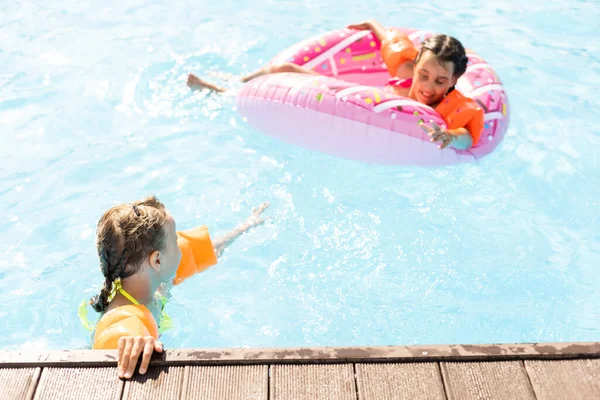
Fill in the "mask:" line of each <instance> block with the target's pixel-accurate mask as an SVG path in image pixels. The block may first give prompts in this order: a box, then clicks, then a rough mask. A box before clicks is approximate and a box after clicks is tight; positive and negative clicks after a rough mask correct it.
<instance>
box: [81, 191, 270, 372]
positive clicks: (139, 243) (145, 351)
mask: <svg viewBox="0 0 600 400" xmlns="http://www.w3.org/2000/svg"><path fill="white" fill-rule="evenodd" d="M268 206H269V203H264V204H262V205H261V206H259V207H258V208H257V209H255V210H254V211H253V212H252V215H251V216H250V217H249V218H248V219H247V220H246V221H245V222H244V223H243V224H241V225H240V226H238V227H237V228H236V229H235V230H233V231H232V232H230V233H229V234H227V235H225V236H223V237H220V238H217V239H215V240H214V241H212V240H211V237H210V235H209V233H208V229H207V228H206V227H204V226H201V227H197V228H193V229H189V230H186V231H179V232H178V231H177V229H176V224H175V220H174V219H173V216H172V215H171V214H170V213H169V212H168V211H167V209H166V208H165V206H164V205H163V204H162V203H161V202H160V201H159V200H158V199H157V198H156V197H148V198H145V199H142V200H140V201H135V202H133V203H130V204H121V205H118V206H115V207H112V208H111V209H109V210H108V211H106V212H105V213H104V215H103V216H102V218H100V221H99V223H98V229H97V237H96V247H97V250H98V256H99V258H100V266H101V270H102V274H103V275H104V286H103V288H102V290H101V291H100V293H99V294H98V295H97V296H95V297H93V298H92V299H91V300H90V303H91V304H92V306H93V308H94V309H95V310H96V311H97V312H99V313H101V314H102V316H101V318H100V321H99V322H98V324H97V326H96V332H95V335H94V346H93V347H94V348H95V349H118V374H119V377H121V378H123V377H124V378H130V377H131V376H132V375H133V372H134V369H135V366H136V363H137V361H138V358H139V356H140V355H143V359H142V363H141V365H140V369H139V372H140V373H141V374H144V373H145V372H146V370H147V368H148V363H149V361H150V356H151V355H152V353H153V352H154V351H158V352H162V348H163V347H162V343H160V342H159V341H158V323H157V322H158V321H160V315H161V313H162V304H164V302H163V301H162V299H161V297H162V296H164V294H166V292H167V291H168V290H169V288H170V287H171V285H172V284H176V285H177V284H179V283H181V282H182V281H183V280H185V279H187V278H189V277H190V276H192V275H193V274H195V273H198V272H201V271H203V270H205V269H206V268H208V267H210V266H212V265H214V264H216V263H217V259H218V257H219V256H220V255H221V253H222V252H223V251H224V250H225V248H226V247H227V246H228V245H229V244H231V243H232V242H233V241H234V240H235V239H236V238H237V237H239V236H240V235H242V234H243V233H244V232H246V231H248V230H249V229H251V228H253V227H255V226H258V225H260V224H262V223H263V222H265V219H264V218H263V217H262V213H263V212H264V210H265V209H266V208H267V207H268Z"/></svg>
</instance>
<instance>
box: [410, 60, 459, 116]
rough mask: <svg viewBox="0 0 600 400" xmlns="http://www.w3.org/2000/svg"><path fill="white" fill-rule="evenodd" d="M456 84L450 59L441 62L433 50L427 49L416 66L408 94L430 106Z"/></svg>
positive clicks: (437, 101)
mask: <svg viewBox="0 0 600 400" xmlns="http://www.w3.org/2000/svg"><path fill="white" fill-rule="evenodd" d="M455 84H456V78H454V64H452V63H451V62H450V61H448V62H446V63H443V64H441V63H440V62H439V61H438V59H437V57H436V56H435V55H434V54H433V52H431V51H429V50H425V51H424V52H423V53H422V54H421V58H420V59H419V62H418V63H417V64H416V65H415V66H414V73H413V82H412V85H411V87H410V91H409V93H408V96H409V97H411V98H413V99H415V100H417V101H418V102H420V103H423V104H427V105H428V106H435V105H437V104H438V103H439V102H440V101H442V99H443V98H444V96H445V95H446V93H448V90H449V89H450V88H451V87H452V86H454V85H455Z"/></svg>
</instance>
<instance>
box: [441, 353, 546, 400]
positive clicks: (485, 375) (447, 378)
mask: <svg viewBox="0 0 600 400" xmlns="http://www.w3.org/2000/svg"><path fill="white" fill-rule="evenodd" d="M440 366H441V370H442V376H443V378H444V384H445V386H446V394H447V396H448V399H461V400H463V399H464V400H468V399H495V400H502V399H507V400H515V399H535V396H534V394H533V389H532V388H531V385H530V384H529V378H528V377H527V373H526V372H525V367H524V366H523V362H521V361H501V362H469V363H440Z"/></svg>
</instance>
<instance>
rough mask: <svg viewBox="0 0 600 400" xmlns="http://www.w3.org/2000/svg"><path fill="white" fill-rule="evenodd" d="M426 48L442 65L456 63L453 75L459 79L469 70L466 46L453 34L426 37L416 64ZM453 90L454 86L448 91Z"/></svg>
mask: <svg viewBox="0 0 600 400" xmlns="http://www.w3.org/2000/svg"><path fill="white" fill-rule="evenodd" d="M425 50H429V51H431V52H432V53H433V54H434V55H435V56H436V58H437V59H438V62H439V63H440V64H441V65H444V64H445V63H447V62H451V63H452V64H453V65H454V74H453V75H454V77H455V78H457V79H458V78H460V77H461V76H462V74H464V73H465V71H466V70H467V61H468V58H467V53H466V51H465V48H464V47H463V45H462V43H461V42H460V41H458V40H457V39H455V38H453V37H452V36H448V35H441V34H439V35H435V36H432V37H430V38H427V39H425V40H424V41H423V43H421V50H419V54H417V57H416V58H415V65H416V64H417V63H418V62H419V59H420V58H421V55H423V52H424V51H425ZM453 90H454V86H452V87H451V88H450V89H449V90H448V93H450V92H451V91H453Z"/></svg>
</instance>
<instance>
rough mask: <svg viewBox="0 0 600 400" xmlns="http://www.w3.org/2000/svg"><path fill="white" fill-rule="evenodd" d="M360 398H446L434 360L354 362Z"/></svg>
mask: <svg viewBox="0 0 600 400" xmlns="http://www.w3.org/2000/svg"><path fill="white" fill-rule="evenodd" d="M356 384H357V387H358V399H359V400H413V399H414V400H420V399H428V400H429V399H432V400H433V399H440V400H443V399H445V398H446V394H445V393H444V384H443V382H442V375H441V373H440V368H439V366H438V364H437V363H405V364H356Z"/></svg>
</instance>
